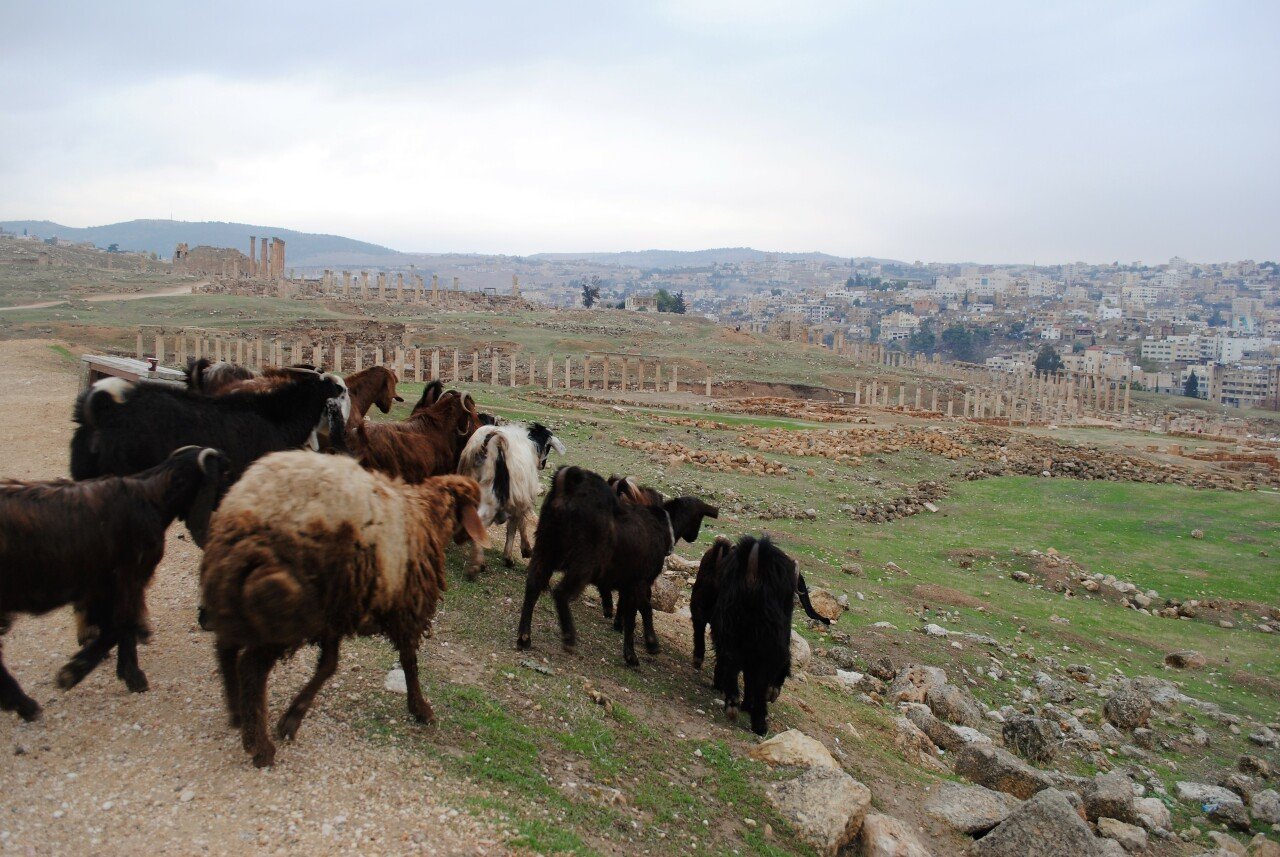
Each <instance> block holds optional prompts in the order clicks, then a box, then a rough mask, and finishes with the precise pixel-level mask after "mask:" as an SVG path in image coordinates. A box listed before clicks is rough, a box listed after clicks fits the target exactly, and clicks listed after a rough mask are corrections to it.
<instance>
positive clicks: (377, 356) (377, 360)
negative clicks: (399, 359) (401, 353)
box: [373, 345, 386, 366]
mask: <svg viewBox="0 0 1280 857" xmlns="http://www.w3.org/2000/svg"><path fill="white" fill-rule="evenodd" d="M373 365H374V366H384V365H386V363H385V361H384V360H383V359H382V346H381V345H379V346H377V347H376V348H374V349H373Z"/></svg>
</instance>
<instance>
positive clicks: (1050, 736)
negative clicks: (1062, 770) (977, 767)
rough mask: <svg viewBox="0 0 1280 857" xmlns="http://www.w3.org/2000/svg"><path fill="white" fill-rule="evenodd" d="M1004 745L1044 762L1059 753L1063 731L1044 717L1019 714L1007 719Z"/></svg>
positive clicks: (1003, 733) (1002, 734) (1036, 760)
mask: <svg viewBox="0 0 1280 857" xmlns="http://www.w3.org/2000/svg"><path fill="white" fill-rule="evenodd" d="M1000 732H1001V736H1002V737H1003V738H1004V745H1005V746H1006V747H1008V748H1009V749H1010V750H1013V751H1014V752H1015V753H1017V754H1018V755H1019V756H1021V757H1022V758H1024V759H1026V760H1028V761H1030V762H1037V763H1040V764H1044V763H1047V762H1051V761H1053V757H1054V756H1055V755H1057V752H1058V743H1059V741H1060V739H1061V736H1062V731H1061V730H1060V729H1059V728H1058V727H1057V726H1055V725H1054V724H1052V723H1050V722H1049V721H1048V720H1045V719H1044V718H1042V717H1030V716H1028V715H1023V714H1017V715H1014V716H1013V717H1009V718H1006V719H1005V723H1004V728H1003V729H1001V731H1000Z"/></svg>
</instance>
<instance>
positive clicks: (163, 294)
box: [0, 283, 208, 312]
mask: <svg viewBox="0 0 1280 857" xmlns="http://www.w3.org/2000/svg"><path fill="white" fill-rule="evenodd" d="M205 285H208V283H193V284H191V285H187V286H174V287H172V288H169V289H160V290H158V291H154V292H116V293H112V294H108V295H93V296H92V297H87V298H84V300H85V301H87V302H89V303H91V304H101V303H108V302H110V301H141V300H146V299H147V298H171V297H175V296H177V295H189V294H191V293H192V291H194V290H195V288H196V286H205ZM70 303H71V301H40V302H39V303H34V304H22V305H20V306H4V307H0V312H13V311H15V310H20V309H48V308H49V307H55V306H63V305H64V304H70Z"/></svg>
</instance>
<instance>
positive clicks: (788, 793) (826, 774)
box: [768, 767, 871, 857]
mask: <svg viewBox="0 0 1280 857" xmlns="http://www.w3.org/2000/svg"><path fill="white" fill-rule="evenodd" d="M768 795H769V801H770V803H772V804H773V806H774V808H775V809H777V810H778V812H779V813H780V814H781V815H782V816H784V817H785V818H786V819H787V820H788V821H790V822H791V825H792V826H793V827H794V828H795V830H796V832H797V833H798V834H799V835H800V838H801V839H803V840H804V841H805V842H807V843H808V844H809V845H811V846H813V848H814V849H816V850H817V851H818V852H819V853H821V854H826V855H830V857H834V855H835V854H836V852H837V851H839V850H840V849H841V848H842V847H844V846H845V845H848V844H849V843H850V842H852V841H853V840H854V838H855V837H856V836H857V835H858V833H859V832H860V831H861V830H862V823H863V820H864V819H865V818H866V816H867V810H868V809H869V808H870V806H871V790H870V789H868V788H867V787H866V786H864V785H863V784H862V783H860V782H858V781H857V780H855V779H854V778H853V777H851V776H849V775H848V774H846V773H845V772H844V771H841V770H839V769H837V768H827V767H815V768H810V769H809V770H807V771H805V772H804V773H803V774H801V775H800V776H799V777H797V778H796V779H794V780H788V781H787V782H784V783H779V784H777V785H776V786H773V787H772V788H771V789H769V792H768Z"/></svg>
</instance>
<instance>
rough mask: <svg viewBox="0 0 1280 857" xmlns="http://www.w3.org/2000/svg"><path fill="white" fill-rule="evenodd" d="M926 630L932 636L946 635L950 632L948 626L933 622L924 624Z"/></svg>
mask: <svg viewBox="0 0 1280 857" xmlns="http://www.w3.org/2000/svg"><path fill="white" fill-rule="evenodd" d="M924 632H925V633H926V634H928V635H929V636H930V637H945V636H947V634H949V633H950V632H949V631H948V630H947V629H946V628H944V627H942V626H941V625H935V624H933V623H932V622H930V623H929V624H928V625H925V626H924Z"/></svg>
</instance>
